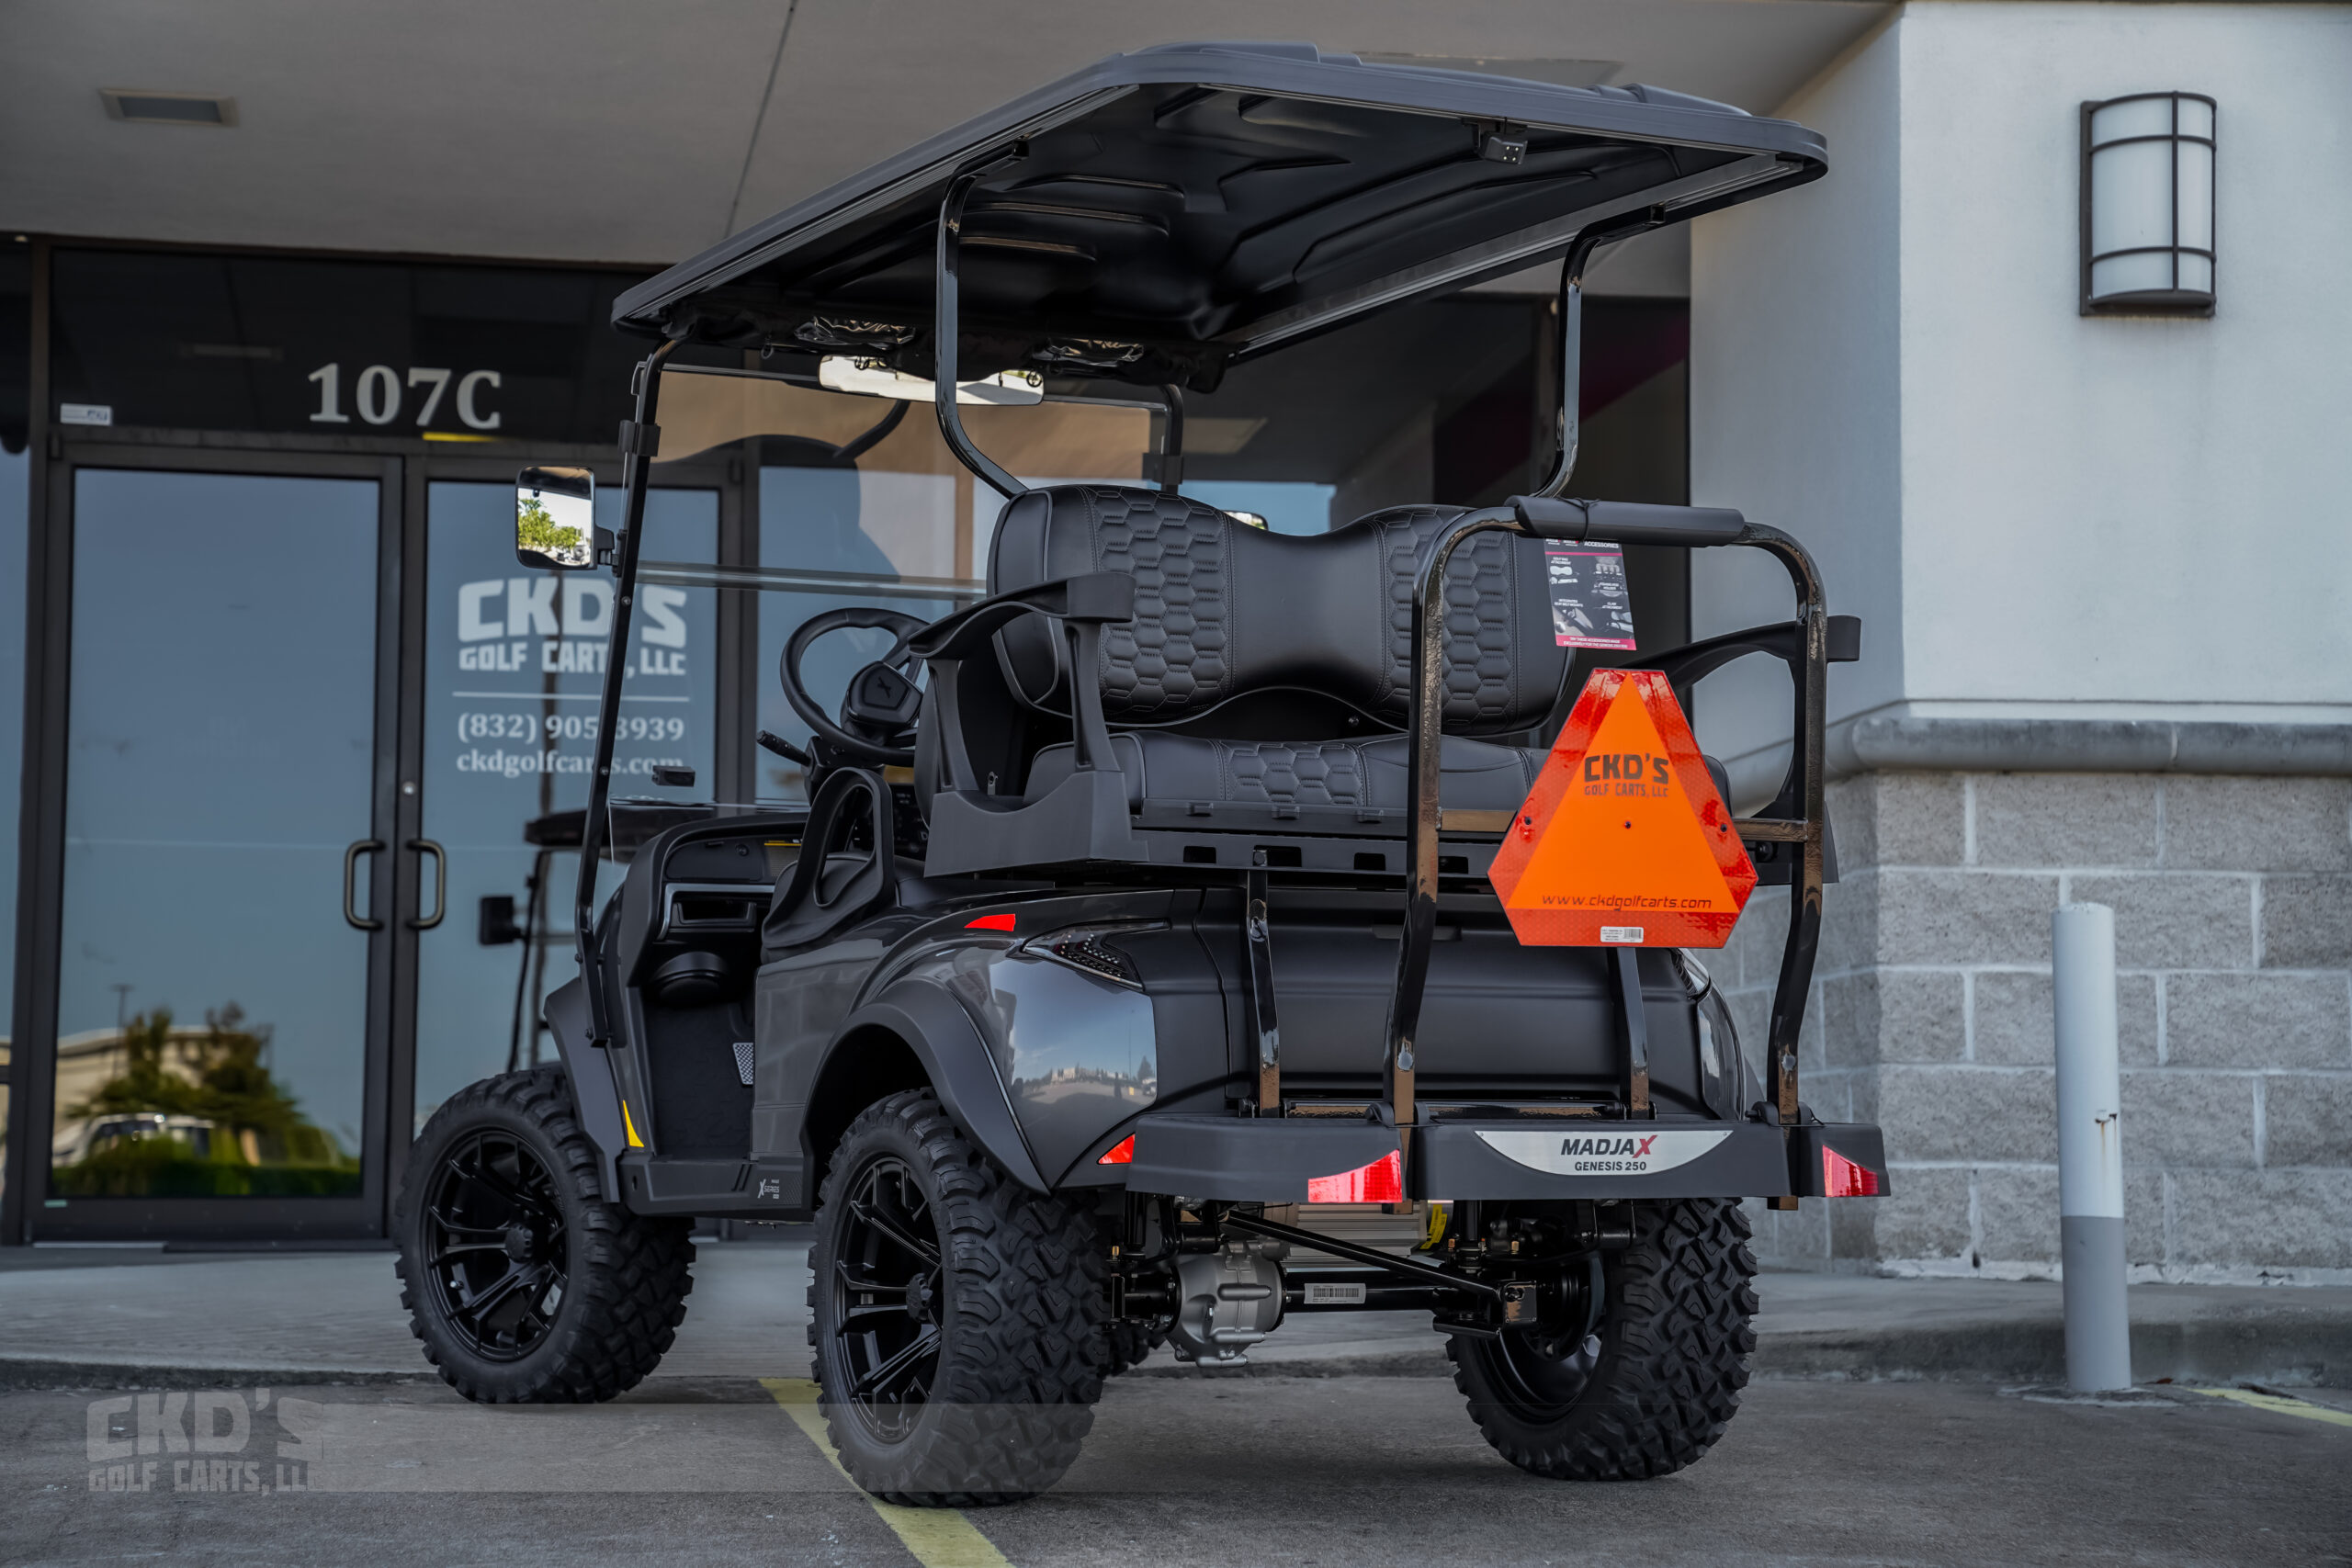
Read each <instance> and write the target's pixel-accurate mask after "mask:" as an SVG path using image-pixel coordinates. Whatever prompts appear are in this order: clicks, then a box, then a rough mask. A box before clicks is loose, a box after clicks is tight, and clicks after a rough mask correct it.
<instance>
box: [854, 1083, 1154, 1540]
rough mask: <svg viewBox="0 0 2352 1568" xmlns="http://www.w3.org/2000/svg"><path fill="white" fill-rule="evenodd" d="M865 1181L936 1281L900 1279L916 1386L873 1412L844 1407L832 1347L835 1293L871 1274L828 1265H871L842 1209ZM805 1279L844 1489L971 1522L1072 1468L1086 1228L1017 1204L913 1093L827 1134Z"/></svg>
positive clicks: (1092, 1281)
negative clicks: (910, 1305) (963, 1514)
mask: <svg viewBox="0 0 2352 1568" xmlns="http://www.w3.org/2000/svg"><path fill="white" fill-rule="evenodd" d="M877 1171H887V1172H888V1173H889V1175H890V1179H892V1180H893V1181H902V1182H905V1183H906V1184H907V1186H908V1188H909V1189H910V1192H911V1194H913V1195H915V1196H917V1197H918V1198H919V1200H920V1201H921V1202H922V1204H923V1205H925V1206H926V1208H927V1214H926V1215H925V1220H924V1225H925V1228H928V1229H929V1230H930V1231H931V1235H930V1236H929V1237H928V1238H918V1239H927V1240H930V1241H933V1242H934V1243H944V1246H941V1247H939V1249H938V1267H937V1268H936V1269H931V1268H929V1267H928V1266H926V1265H922V1264H914V1265H912V1266H911V1268H912V1270H913V1271H915V1272H918V1273H920V1274H921V1275H922V1278H923V1279H924V1280H926V1281H927V1283H925V1284H924V1286H923V1287H922V1291H921V1292H916V1293H921V1294H923V1295H924V1296H926V1297H927V1298H928V1300H929V1301H930V1302H931V1303H932V1304H931V1305H929V1306H927V1307H926V1308H925V1309H924V1311H925V1313H926V1314H927V1315H926V1316H925V1317H924V1318H922V1319H921V1320H920V1321H921V1322H922V1324H923V1325H926V1326H928V1327H930V1328H931V1329H932V1330H933V1332H934V1339H933V1343H934V1344H935V1346H936V1350H935V1360H934V1361H933V1362H932V1363H931V1365H932V1371H930V1372H929V1373H928V1374H927V1375H928V1377H929V1380H930V1381H929V1382H928V1383H927V1384H926V1385H925V1386H924V1387H923V1389H922V1398H921V1399H920V1400H919V1401H917V1400H908V1401H906V1402H905V1403H900V1404H889V1405H888V1406H887V1407H885V1406H880V1405H877V1404H876V1403H875V1402H874V1401H872V1400H870V1399H869V1400H867V1401H864V1402H860V1403H853V1402H852V1400H851V1398H850V1390H851V1387H852V1385H853V1384H854V1382H855V1381H856V1376H857V1372H856V1368H855V1366H854V1357H856V1356H858V1355H861V1354H864V1352H862V1351H861V1350H860V1349H859V1348H858V1347H859V1343H860V1342H859V1341H858V1340H857V1338H856V1337H855V1332H853V1333H852V1334H851V1335H850V1336H848V1337H844V1336H842V1335H840V1334H837V1333H836V1329H837V1327H839V1326H840V1325H841V1321H842V1317H843V1315H844V1314H846V1313H847V1311H848V1310H849V1309H846V1308H844V1307H841V1306H838V1305H837V1297H838V1296H840V1295H841V1292H837V1290H836V1288H835V1281H836V1280H854V1279H860V1278H865V1277H870V1276H872V1275H874V1274H875V1272H876V1270H875V1269H872V1268H870V1267H869V1266H868V1265H866V1264H865V1263H864V1262H854V1264H853V1266H851V1267H849V1268H848V1269H847V1270H846V1271H844V1259H845V1258H862V1257H870V1256H873V1254H872V1251H871V1244H870V1243H869V1242H867V1241H865V1240H863V1239H861V1238H862V1237H865V1236H870V1235H871V1232H870V1230H869V1231H859V1230H857V1229H855V1228H854V1227H855V1225H856V1224H858V1223H859V1222H857V1220H856V1216H855V1214H854V1210H853V1207H852V1204H851V1199H852V1197H853V1195H855V1194H859V1193H861V1192H868V1191H870V1189H868V1188H866V1187H865V1186H863V1185H862V1184H863V1183H865V1182H866V1181H867V1180H868V1179H869V1178H870V1177H872V1176H873V1175H874V1174H875V1173H876V1172H877ZM861 1201H868V1200H861ZM809 1266H810V1270H811V1275H812V1279H811V1282H810V1285H809V1344H810V1345H811V1346H812V1347H814V1348H815V1351H816V1355H815V1358H814V1359H815V1361H816V1371H817V1385H818V1391H819V1404H820V1407H821V1408H822V1409H823V1411H824V1415H825V1423H826V1429H827V1431H828V1432H829V1434H830V1435H831V1438H832V1441H833V1447H834V1448H835V1450H838V1452H839V1454H840V1457H841V1462H842V1468H843V1469H844V1470H846V1471H848V1472H849V1474H850V1478H851V1479H852V1480H854V1481H855V1482H856V1483H858V1485H860V1486H861V1487H863V1488H865V1490H866V1491H867V1492H869V1493H872V1494H873V1495H875V1496H876V1497H880V1498H882V1499H884V1500H885V1501H888V1502H892V1503H900V1504H907V1505H911V1506H919V1507H921V1506H929V1507H973V1506H990V1505H995V1504H1000V1503H1012V1502H1017V1501H1019V1500H1020V1499H1022V1498H1023V1497H1029V1496H1034V1495H1035V1494H1037V1493H1039V1492H1042V1491H1044V1490H1045V1489H1046V1487H1048V1486H1051V1485H1052V1484H1053V1483H1055V1482H1056V1481H1057V1480H1059V1479H1060V1478H1061V1474H1062V1472H1064V1471H1066V1470H1068V1469H1069V1466H1070V1463H1071V1461H1074V1460H1076V1459H1077V1457H1078V1450H1079V1444H1080V1441H1081V1440H1082V1439H1083V1438H1085V1436H1086V1434H1087V1432H1088V1430H1089V1429H1090V1428H1091V1427H1092V1426H1093V1424H1094V1409H1093V1406H1094V1403H1095V1401H1096V1400H1098V1399H1100V1398H1101V1397H1102V1395H1103V1358H1104V1355H1105V1347H1104V1342H1103V1319H1104V1317H1105V1315H1106V1313H1107V1307H1108V1303H1107V1302H1106V1301H1105V1299H1104V1276H1105V1272H1106V1269H1107V1259H1106V1258H1105V1257H1104V1255H1103V1247H1102V1246H1101V1238H1100V1236H1099V1235H1098V1234H1097V1231H1096V1228H1095V1224H1094V1220H1093V1216H1092V1215H1091V1213H1087V1212H1085V1211H1084V1210H1081V1209H1079V1208H1076V1207H1073V1206H1072V1205H1070V1204H1069V1203H1066V1202H1063V1201H1060V1200H1059V1199H1056V1198H1050V1197H1045V1196H1041V1195H1039V1194H1037V1193H1034V1192H1031V1191H1029V1190H1026V1189H1025V1188H1023V1187H1022V1186H1021V1184H1020V1183H1019V1182H1017V1181H1015V1180H1013V1179H1012V1177H1011V1176H1010V1175H1008V1174H1007V1173H1006V1172H1005V1171H1004V1170H1003V1169H1001V1168H1000V1167H999V1166H998V1165H997V1164H996V1162H995V1161H994V1160H992V1159H990V1158H989V1156H987V1155H986V1154H984V1153H982V1152H981V1151H980V1150H978V1149H976V1148H974V1147H973V1146H972V1145H971V1144H970V1143H969V1142H967V1140H966V1139H965V1138H964V1136H963V1135H962V1134H960V1133H959V1132H957V1130H956V1126H955V1124H954V1123H953V1122H950V1121H949V1120H948V1119H947V1115H946V1113H945V1112H944V1111H943V1110H942V1109H941V1108H940V1104H939V1101H938V1100H937V1098H936V1097H934V1096H933V1094H931V1093H930V1092H929V1091H928V1090H910V1091H907V1092H904V1093H899V1094H894V1095H891V1096H890V1097H889V1098H888V1099H887V1100H880V1101H878V1102H877V1103H876V1104H874V1105H872V1106H869V1107H868V1108H867V1109H866V1110H865V1111H864V1112H863V1113H861V1114H860V1115H859V1117H858V1118H857V1120H856V1121H855V1122H852V1123H851V1124H850V1127H849V1130H848V1131H847V1132H846V1133H844V1134H842V1141H841V1143H840V1145H838V1146H837V1147H836V1148H835V1149H834V1151H833V1154H832V1156H831V1163H830V1164H829V1166H828V1168H827V1170H826V1173H825V1179H824V1183H823V1186H822V1188H821V1189H820V1192H819V1195H818V1211H817V1244H816V1246H815V1247H813V1248H812V1249H811V1251H810V1255H809ZM845 1288H846V1287H845ZM909 1289H910V1292H911V1291H912V1287H910V1288H909ZM861 1299H863V1298H861ZM879 1299H882V1300H884V1301H888V1300H889V1299H890V1297H889V1294H888V1292H884V1293H883V1294H882V1296H881V1297H880V1298H879ZM902 1299H903V1298H902ZM857 1310H858V1311H859V1313H860V1314H863V1313H864V1312H865V1311H868V1310H870V1309H865V1308H860V1309H857ZM856 1321H857V1322H859V1323H865V1322H868V1321H871V1320H869V1319H868V1318H866V1317H865V1316H863V1315H860V1316H858V1317H857V1319H856ZM910 1321H916V1320H914V1319H912V1318H911V1317H910ZM892 1332H893V1333H895V1334H896V1335H897V1336H899V1337H901V1338H904V1337H907V1336H908V1334H909V1330H908V1329H907V1328H906V1327H905V1325H892ZM871 1370H872V1369H869V1371H871ZM890 1427H899V1428H900V1429H899V1430H898V1431H896V1432H895V1433H893V1432H892V1431H890V1430H888V1428H890Z"/></svg>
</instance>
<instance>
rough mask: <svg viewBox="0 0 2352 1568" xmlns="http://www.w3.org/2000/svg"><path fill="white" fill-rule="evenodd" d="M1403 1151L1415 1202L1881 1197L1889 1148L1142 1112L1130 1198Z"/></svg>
mask: <svg viewBox="0 0 2352 1568" xmlns="http://www.w3.org/2000/svg"><path fill="white" fill-rule="evenodd" d="M1400 1152H1401V1153H1402V1154H1403V1156H1404V1173H1403V1174H1404V1187H1403V1195H1404V1196H1405V1197H1406V1198H1408V1199H1436V1200H1441V1201H1451V1200H1455V1199H1464V1198H1478V1199H1488V1198H1492V1199H1510V1198H1521V1199H1553V1200H1564V1199H1603V1198H1785V1197H1807V1198H1818V1197H1876V1196H1882V1195H1883V1194H1884V1193H1885V1192H1886V1191H1887V1190H1888V1189H1887V1179H1886V1151H1885V1144H1884V1140H1883V1139H1882V1138H1881V1136H1880V1135H1879V1130H1878V1129H1877V1128H1876V1127H1874V1126H1871V1125H1870V1124H1868V1123H1866V1122H1827V1123H1815V1124H1812V1125H1808V1126H1802V1127H1792V1128H1789V1129H1786V1130H1783V1129H1781V1128H1779V1127H1774V1126H1769V1125H1767V1124H1765V1123H1762V1122H1701V1121H1672V1122H1605V1121H1601V1120H1600V1119H1599V1118H1595V1117H1581V1116H1580V1117H1575V1118H1568V1117H1561V1118H1558V1119H1556V1120H1550V1119H1546V1120H1544V1121H1536V1120H1533V1119H1526V1120H1520V1121H1513V1122H1452V1121H1448V1122H1432V1123H1429V1124H1426V1125H1420V1126H1413V1127H1408V1128H1406V1129H1404V1134H1403V1137H1402V1139H1401V1140H1400V1138H1399V1136H1398V1134H1397V1130H1396V1129H1395V1128H1391V1127H1385V1126H1382V1125H1379V1124H1377V1123H1374V1122H1358V1121H1352V1120H1350V1121H1341V1120H1339V1119H1337V1118H1333V1119H1329V1120H1326V1119H1322V1118H1313V1117H1286V1118H1281V1119H1272V1118H1268V1119H1262V1120H1252V1119H1250V1118H1246V1117H1227V1116H1173V1115H1165V1116H1144V1117H1141V1118H1139V1119H1138V1120H1137V1121H1136V1145H1135V1162H1134V1164H1133V1165H1131V1166H1129V1167H1128V1168H1127V1173H1126V1184H1127V1187H1128V1190H1131V1191H1136V1192H1166V1193H1170V1194H1174V1195H1176V1196H1180V1197H1186V1198H1205V1199H1223V1200H1227V1201H1236V1202H1268V1203H1302V1202H1306V1201H1310V1200H1309V1194H1308V1185H1307V1184H1308V1183H1309V1181H1311V1180H1313V1179H1316V1178H1318V1177H1330V1176H1340V1175H1343V1174H1345V1173H1347V1172H1350V1171H1353V1170H1358V1169H1361V1168H1363V1167H1365V1166H1369V1165H1374V1164H1376V1163H1377V1162H1379V1161H1382V1160H1384V1159H1385V1158H1386V1157H1387V1156H1390V1155H1392V1154H1397V1153H1400Z"/></svg>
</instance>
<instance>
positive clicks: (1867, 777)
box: [1707, 773, 2352, 1282]
mask: <svg viewBox="0 0 2352 1568" xmlns="http://www.w3.org/2000/svg"><path fill="white" fill-rule="evenodd" d="M1830 811H1831V819H1832V821H1833V823H1834V824H1835V829H1836V832H1837V836H1838V855H1839V859H1840V861H1841V863H1842V870H1843V880H1842V881H1841V882H1840V883H1839V884H1838V886H1834V887H1831V888H1830V889H1828V890H1827V893H1826V899H1825V908H1824V918H1823V934H1822V944H1821V955H1820V962H1819V965H1818V967H1817V969H1816V971H1815V979H1814V986H1813V992H1812V996H1811V998H1810V999H1809V1003H1808V1006H1807V1009H1806V1017H1805V1027H1804V1035H1803V1040H1802V1044H1801V1048H1800V1051H1799V1062H1800V1066H1801V1072H1802V1089H1803V1095H1804V1100H1805V1102H1806V1103H1807V1104H1808V1105H1810V1106H1811V1107H1812V1108H1813V1109H1814V1110H1815V1111H1816V1112H1817V1113H1818V1114H1819V1115H1821V1116H1823V1117H1824V1118H1826V1119H1828V1120H1831V1121H1839V1120H1849V1119H1851V1120H1862V1121H1868V1120H1876V1121H1877V1122H1880V1123H1881V1124H1882V1125H1883V1127H1884V1129H1885V1133H1886V1145H1887V1153H1888V1156H1889V1159H1890V1162H1891V1164H1892V1167H1893V1170H1892V1172H1891V1174H1892V1178H1893V1187H1894V1191H1893V1194H1892V1195H1891V1196H1890V1197H1887V1198H1883V1199H1879V1200H1871V1201H1861V1200H1847V1201H1835V1202H1823V1201H1817V1200H1810V1199H1809V1200H1806V1201H1805V1202H1804V1205H1803V1207H1802V1208H1801V1209H1800V1210H1799V1211H1798V1212H1796V1213H1770V1212H1767V1211H1765V1210H1763V1209H1762V1208H1761V1206H1760V1205H1758V1206H1756V1208H1755V1211H1754V1213H1753V1215H1752V1218H1753V1219H1754V1221H1755V1223H1756V1225H1757V1231H1758V1252H1759V1253H1760V1254H1761V1255H1763V1256H1764V1257H1765V1258H1767V1260H1768V1261H1770V1262H1775V1263H1779V1264H1781V1265H1783V1266H1796V1267H1810V1268H1823V1269H1858V1270H1894V1271H1899V1272H1930V1273H1960V1274H1964V1273H1984V1274H1991V1275H2000V1276H2007V1277H2012V1278H2014V1277H2019V1276H2033V1275H2046V1274H2049V1273H2051V1272H2052V1271H2053V1270H2054V1267H2055V1265H2056V1263H2057V1260H2058V1173H2057V1164H2056V1160H2057V1149H2056V1142H2055V1140H2056V1122H2055V1116H2054V1112H2053V1096H2054V1093H2055V1089H2054V1084H2053V1081H2052V1079H2053V1062H2052V1055H2053V1046H2052V1026H2051V998H2050V913H2051V911H2052V909H2053V908H2056V907H2057V906H2058V905H2059V904H2060V903H2062V902H2069V901H2095V902H2098V903H2103V904H2108V905H2111V906H2112V907H2113V908H2114V909H2115V916H2116V938H2117V969H2118V974H2119V988H2120V998H2119V999H2120V1020H2121V1025H2122V1052H2123V1157H2124V1165H2125V1179H2126V1189H2127V1190H2126V1229H2127V1232H2128V1238H2129V1239H2128V1246H2129V1248H2130V1258H2131V1264H2132V1265H2133V1269H2134V1272H2135V1276H2136V1277H2139V1278H2160V1279H2176V1280H2254V1279H2260V1278H2265V1277H2273V1278H2290V1279H2295V1280H2305V1281H2313V1282H2317V1281H2335V1282H2344V1281H2352V780H2346V779H2334V778H2287V777H2206V776H2196V775H2185V774H2184V775H2168V774H2118V773H1866V774H1862V775H1860V776H1858V777H1855V778H1851V779H1848V780H1845V781H1843V782H1841V783H1839V784H1836V785H1834V786H1833V787H1832V790H1831V795H1830ZM1786 921H1787V897H1786V894H1785V892H1783V891H1781V890H1777V889H1770V890H1759V892H1758V895H1757V897H1755V899H1754V900H1753V901H1752V902H1751V903H1750V905H1749V908H1748V913H1747V917H1746V918H1745V919H1743V920H1742V921H1741V923H1740V928H1739V931H1738V932H1737V934H1736V936H1735V938H1734V940H1733V942H1732V943H1731V944H1730V945H1729V946H1727V947H1726V948H1725V949H1724V951H1723V952H1722V953H1720V954H1713V955H1707V956H1708V957H1709V959H1710V967H1711V969H1712V970H1713V972H1714V974H1715V976H1716V978H1717V981H1718V983H1719V984H1720V985H1721V986H1722V987H1723V988H1724V992H1725V994H1726V996H1727V998H1729V999H1730V1001H1731V1003H1732V1005H1733V1010H1734V1016H1735V1019H1736V1022H1737V1025H1738V1028H1739V1032H1740V1039H1741V1043H1742V1044H1743V1046H1744V1047H1745V1048H1746V1049H1747V1052H1748V1055H1749V1060H1750V1061H1752V1062H1755V1063H1758V1065H1759V1066H1760V1064H1761V1062H1762V1060H1763V1056H1762V1041H1763V1032H1764V1021H1765V1014H1766V1009H1767V1006H1768V1004H1769V1002H1770V997H1771V993H1772V986H1773V982H1774V980H1775V978H1776V977H1777V975H1778V970H1779V963H1780V953H1781V942H1782V940H1783V938H1784V935H1785V932H1786V930H1787V925H1786Z"/></svg>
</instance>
